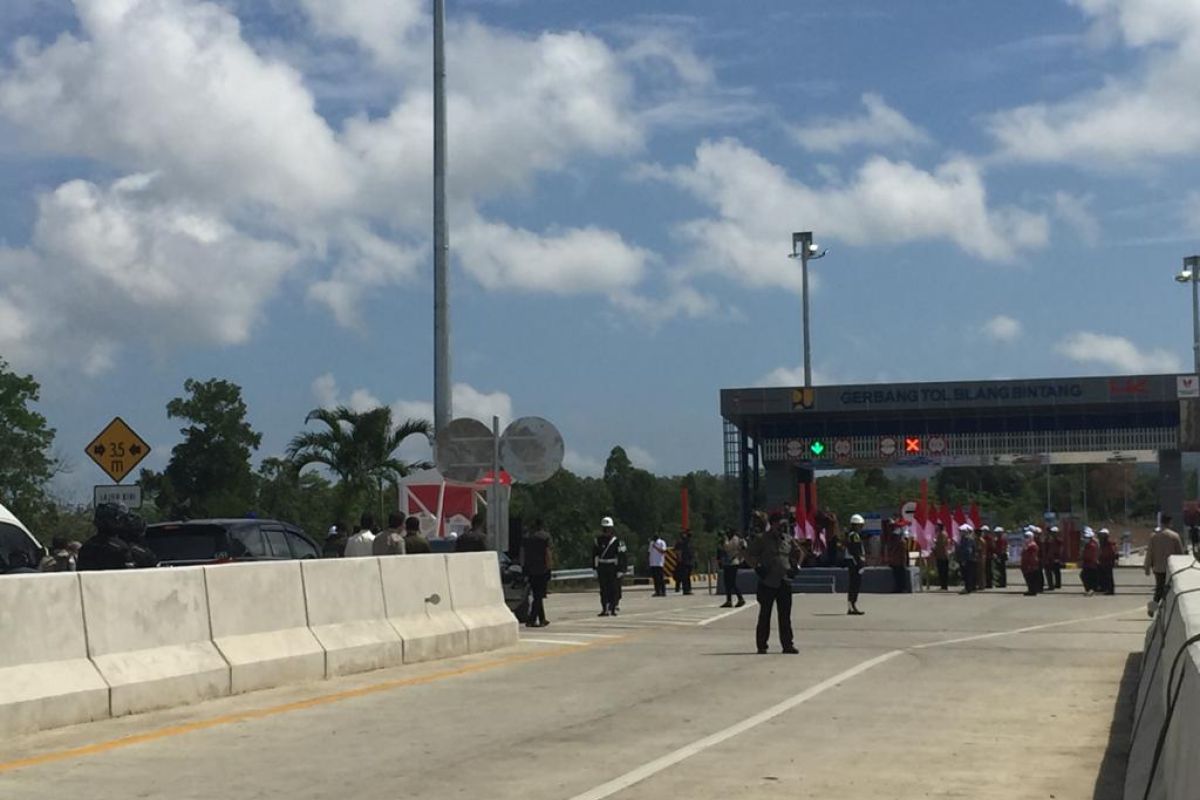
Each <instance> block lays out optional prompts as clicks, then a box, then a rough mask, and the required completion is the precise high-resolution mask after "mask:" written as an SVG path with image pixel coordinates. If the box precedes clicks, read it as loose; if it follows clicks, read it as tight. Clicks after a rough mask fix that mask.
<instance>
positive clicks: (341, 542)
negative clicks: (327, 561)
mask: <svg viewBox="0 0 1200 800" xmlns="http://www.w3.org/2000/svg"><path fill="white" fill-rule="evenodd" d="M347 530H348V528H347V527H346V523H344V522H336V523H334V524H333V525H330V526H329V531H328V532H326V534H325V544H324V545H323V546H322V547H321V558H341V557H342V556H344V555H346V538H347V537H346V531H347Z"/></svg>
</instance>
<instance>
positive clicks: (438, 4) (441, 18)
mask: <svg viewBox="0 0 1200 800" xmlns="http://www.w3.org/2000/svg"><path fill="white" fill-rule="evenodd" d="M446 228H447V226H446V0H433V429H434V432H435V433H440V432H441V431H442V429H443V428H445V427H446V426H447V425H449V424H450V416H451V413H452V410H451V408H452V406H451V399H450V280H449V263H448V262H449V259H450V237H449V235H448V233H447V230H446Z"/></svg>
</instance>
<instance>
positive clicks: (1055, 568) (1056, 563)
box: [1034, 525, 1063, 591]
mask: <svg viewBox="0 0 1200 800" xmlns="http://www.w3.org/2000/svg"><path fill="white" fill-rule="evenodd" d="M1034 531H1035V532H1036V533H1039V534H1040V533H1041V532H1042V529H1041V528H1035V529H1034ZM1044 549H1045V553H1044V554H1043V559H1042V560H1043V561H1044V562H1045V569H1044V570H1043V571H1044V572H1045V573H1046V586H1047V587H1048V588H1049V590H1050V591H1054V590H1057V589H1061V588H1062V567H1063V541H1062V538H1061V536H1060V534H1059V531H1058V526H1057V525H1051V526H1050V531H1049V532H1048V533H1047V534H1046V546H1045V548H1044Z"/></svg>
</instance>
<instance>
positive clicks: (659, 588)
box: [650, 535, 667, 597]
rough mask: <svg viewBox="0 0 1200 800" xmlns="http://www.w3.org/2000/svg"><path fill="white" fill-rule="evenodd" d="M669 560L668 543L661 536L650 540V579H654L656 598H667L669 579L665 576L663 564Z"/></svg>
mask: <svg viewBox="0 0 1200 800" xmlns="http://www.w3.org/2000/svg"><path fill="white" fill-rule="evenodd" d="M666 558H667V543H666V542H665V541H664V540H663V538H662V537H661V536H657V535H656V536H655V537H654V538H653V539H651V540H650V577H652V578H654V596H655V597H666V596H667V578H666V576H665V575H664V574H663V562H665V561H666Z"/></svg>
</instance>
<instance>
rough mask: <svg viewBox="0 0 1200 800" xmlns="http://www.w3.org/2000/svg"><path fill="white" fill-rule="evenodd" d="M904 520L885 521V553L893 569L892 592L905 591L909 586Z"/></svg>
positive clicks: (889, 565)
mask: <svg viewBox="0 0 1200 800" xmlns="http://www.w3.org/2000/svg"><path fill="white" fill-rule="evenodd" d="M902 524H903V523H902V522H900V521H898V520H888V521H887V522H885V523H884V525H885V526H886V528H887V531H886V532H885V533H884V536H885V537H886V539H885V542H886V543H885V545H884V554H885V557H886V558H887V564H888V567H890V568H891V570H892V592H893V593H900V592H904V591H905V590H906V589H907V588H908V542H906V541H904V530H903V528H902V527H901V526H902Z"/></svg>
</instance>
